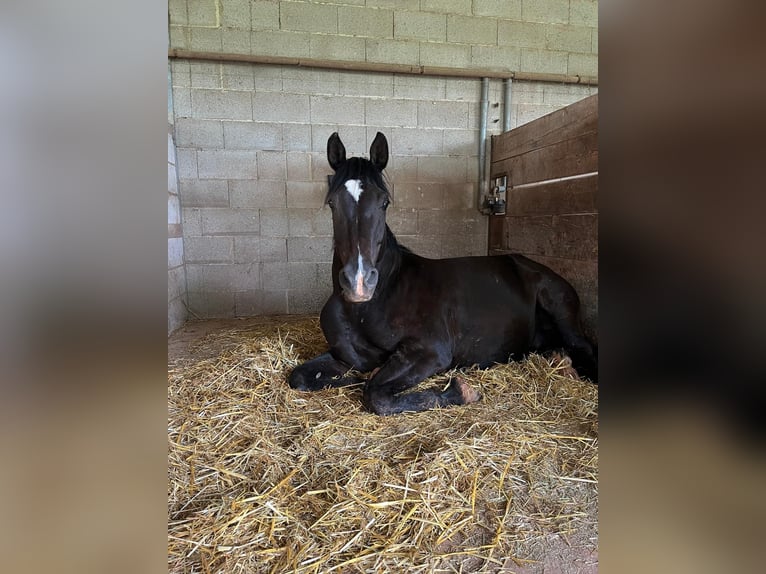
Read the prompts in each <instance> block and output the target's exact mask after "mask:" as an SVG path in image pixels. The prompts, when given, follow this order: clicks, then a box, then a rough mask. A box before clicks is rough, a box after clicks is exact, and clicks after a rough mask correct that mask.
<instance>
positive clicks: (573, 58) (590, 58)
mask: <svg viewBox="0 0 766 574" xmlns="http://www.w3.org/2000/svg"><path fill="white" fill-rule="evenodd" d="M567 72H568V73H569V74H580V75H583V76H598V54H569V64H568V66H567Z"/></svg>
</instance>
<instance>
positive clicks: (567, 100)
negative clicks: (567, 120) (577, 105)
mask: <svg viewBox="0 0 766 574" xmlns="http://www.w3.org/2000/svg"><path fill="white" fill-rule="evenodd" d="M590 92H591V90H590V86H579V85H571V84H570V85H562V84H545V85H544V86H543V99H542V102H538V103H542V104H544V105H546V106H556V107H559V108H563V107H565V106H568V105H569V104H573V103H574V102H577V101H579V100H581V99H583V98H587V97H588V96H589V95H590Z"/></svg>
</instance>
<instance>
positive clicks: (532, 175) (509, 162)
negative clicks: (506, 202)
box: [490, 132, 598, 186]
mask: <svg viewBox="0 0 766 574" xmlns="http://www.w3.org/2000/svg"><path fill="white" fill-rule="evenodd" d="M595 171H598V132H588V133H585V134H582V135H579V136H576V137H573V138H571V139H568V140H565V141H562V142H558V143H554V144H551V145H549V146H546V147H543V148H540V149H535V150H532V151H529V152H526V153H523V154H521V155H517V156H515V157H512V158H509V159H505V160H502V161H499V162H495V163H492V164H491V165H490V178H494V177H498V176H500V175H507V176H508V180H509V182H508V183H509V185H510V186H516V185H520V184H524V183H533V182H537V181H543V180H546V179H554V178H558V177H567V176H570V175H580V174H583V173H589V172H595Z"/></svg>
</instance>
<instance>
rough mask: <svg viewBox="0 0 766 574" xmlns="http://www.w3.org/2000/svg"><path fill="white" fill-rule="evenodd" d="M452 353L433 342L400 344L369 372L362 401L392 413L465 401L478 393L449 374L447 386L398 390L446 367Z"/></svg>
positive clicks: (474, 398) (473, 399) (372, 408)
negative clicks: (384, 360) (443, 350)
mask: <svg viewBox="0 0 766 574" xmlns="http://www.w3.org/2000/svg"><path fill="white" fill-rule="evenodd" d="M451 361H452V356H451V355H450V354H449V353H447V352H440V351H439V349H438V345H437V346H429V347H428V348H427V347H425V346H423V345H421V344H417V343H415V344H413V343H408V344H405V345H401V346H400V347H399V348H398V349H397V351H396V352H395V353H394V354H393V355H392V356H391V357H390V358H389V359H388V360H387V361H386V362H385V363H384V364H383V366H382V367H381V368H380V369H379V370H378V371H377V372H376V373H374V374H373V376H372V377H371V378H370V380H369V381H367V384H366V385H365V387H364V394H363V397H362V400H363V401H364V405H365V406H366V407H367V408H368V409H369V410H370V411H372V412H374V413H376V414H378V415H393V414H396V413H401V412H405V411H424V410H428V409H432V408H435V407H447V406H450V405H465V404H468V403H473V402H476V401H478V400H479V399H480V398H481V396H480V395H479V393H478V392H477V391H475V390H474V389H473V388H471V386H470V385H468V383H466V382H465V381H463V380H462V379H460V378H459V377H453V378H452V379H451V380H450V382H449V384H448V385H447V388H446V389H444V390H441V389H426V390H423V391H417V392H414V393H406V394H399V393H401V392H402V391H405V390H406V389H409V388H412V387H414V386H415V385H417V384H418V383H419V382H421V381H422V380H423V379H425V378H427V377H429V376H431V375H433V374H435V373H438V372H441V371H443V370H445V369H446V368H447V367H449V365H450V363H451Z"/></svg>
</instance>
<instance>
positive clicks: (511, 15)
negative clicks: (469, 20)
mask: <svg viewBox="0 0 766 574" xmlns="http://www.w3.org/2000/svg"><path fill="white" fill-rule="evenodd" d="M473 13H474V15H475V16H492V17H495V18H507V19H510V20H521V0H473Z"/></svg>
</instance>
